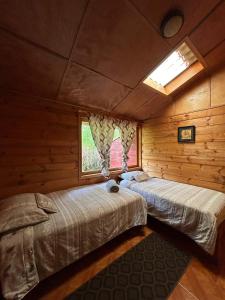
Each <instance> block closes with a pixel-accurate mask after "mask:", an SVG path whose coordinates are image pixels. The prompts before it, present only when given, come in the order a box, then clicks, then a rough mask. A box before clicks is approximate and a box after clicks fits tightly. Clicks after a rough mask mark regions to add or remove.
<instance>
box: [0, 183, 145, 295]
mask: <svg viewBox="0 0 225 300" xmlns="http://www.w3.org/2000/svg"><path fill="white" fill-rule="evenodd" d="M47 196H48V197H50V198H51V199H52V201H54V203H55V205H56V206H57V207H58V210H59V211H58V212H57V213H54V214H49V220H48V221H46V222H43V223H40V224H38V225H35V226H30V227H26V228H24V229H21V230H18V231H16V232H15V233H10V234H6V235H4V236H2V237H1V247H0V251H1V256H0V257H1V271H0V274H1V285H2V291H3V294H4V297H5V298H6V299H22V298H23V297H24V295H25V294H26V293H27V292H29V291H30V290H31V289H32V288H33V287H34V286H35V285H36V284H37V283H38V282H39V281H40V280H41V279H44V278H46V277H48V276H49V275H51V274H53V273H55V272H57V271H59V270H60V269H62V268H64V267H65V266H67V265H69V264H71V263H72V262H74V261H76V260H78V259H79V258H81V257H82V256H84V255H85V254H87V253H89V252H90V251H92V250H94V249H96V248H98V247H99V246H101V245H103V244H104V243H106V242H107V241H109V240H111V239H113V238H114V237H116V236H117V235H119V234H120V233H122V232H124V231H126V230H127V229H129V228H131V227H134V226H137V225H145V224H146V222H147V205H146V201H145V200H144V199H143V197H142V196H140V195H139V194H137V193H134V192H132V191H130V190H128V189H125V188H120V191H119V192H118V193H108V192H106V189H105V184H100V185H94V186H89V187H85V188H80V189H70V190H65V191H59V192H55V193H51V194H48V195H47Z"/></svg>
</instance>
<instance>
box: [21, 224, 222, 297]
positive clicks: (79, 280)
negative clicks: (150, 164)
mask: <svg viewBox="0 0 225 300" xmlns="http://www.w3.org/2000/svg"><path fill="white" fill-rule="evenodd" d="M160 226H161V225H158V224H152V222H151V220H150V222H149V225H148V226H146V227H144V228H143V233H142V235H141V234H140V233H139V234H137V232H135V231H132V230H131V231H129V232H127V233H125V234H123V235H121V236H120V237H118V238H116V239H114V240H113V241H111V242H109V243H108V244H106V245H105V246H103V247H101V248H100V249H98V250H96V251H94V252H92V253H91V254H89V255H87V256H86V257H84V258H83V259H81V260H79V261H78V262H76V263H74V264H73V265H71V266H69V267H67V268H65V269H64V270H62V271H61V272H59V273H58V274H55V275H53V276H51V277H50V278H48V279H46V280H45V281H43V282H41V283H40V284H39V285H38V286H37V287H36V288H35V289H34V290H33V291H32V292H31V293H30V294H29V295H27V296H26V297H25V299H26V300H31V299H32V300H34V299H35V300H36V299H41V300H53V299H54V300H55V299H57V300H61V299H64V298H65V297H66V296H68V295H69V294H71V293H72V292H73V291H74V290H75V289H76V288H78V287H79V286H80V285H81V284H83V283H84V282H86V281H87V280H89V279H90V278H92V277H93V276H95V274H96V273H98V272H99V271H101V270H102V269H103V268H105V267H106V266H108V265H109V264H110V263H112V262H113V261H114V260H115V259H117V258H118V257H119V256H121V255H123V254H124V253H125V252H126V251H127V250H129V249H130V248H131V247H133V246H135V245H136V244H137V243H139V242H140V241H141V240H142V239H144V238H145V237H146V236H148V235H149V234H151V233H152V232H153V231H158V232H159V233H160V234H162V235H164V236H165V235H167V236H169V240H170V241H172V242H174V243H175V244H176V245H177V246H178V247H181V248H186V247H187V243H188V240H187V239H186V238H183V236H182V235H180V234H179V233H176V232H175V233H174V232H173V231H170V233H168V229H167V227H165V228H166V229H165V228H163V229H162V228H160ZM163 226H164V225H163ZM169 230H170V229H169ZM190 251H192V250H190ZM196 299H197V300H223V299H224V300H225V275H224V274H223V272H222V271H220V272H219V271H218V268H217V267H216V266H215V265H213V264H212V263H211V262H210V261H207V258H206V260H203V262H201V259H199V258H197V257H193V258H192V260H191V262H190V264H189V266H188V268H187V270H186V271H185V273H184V275H183V276H182V278H181V279H180V281H179V283H178V284H177V286H176V288H175V289H174V291H173V292H172V294H171V295H170V297H169V300H196Z"/></svg>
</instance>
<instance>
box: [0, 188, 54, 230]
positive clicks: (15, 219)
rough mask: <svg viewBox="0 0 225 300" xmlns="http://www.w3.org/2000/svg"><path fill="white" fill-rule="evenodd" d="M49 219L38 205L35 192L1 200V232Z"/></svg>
mask: <svg viewBox="0 0 225 300" xmlns="http://www.w3.org/2000/svg"><path fill="white" fill-rule="evenodd" d="M48 219H49V217H48V215H47V214H46V213H45V212H44V210H43V209H40V208H38V207H37V202H36V199H35V194H33V193H26V194H19V195H15V196H12V197H9V198H6V199H2V200H0V234H3V233H8V232H12V231H15V230H18V229H20V228H23V227H27V226H30V225H35V224H38V223H41V222H44V221H47V220H48Z"/></svg>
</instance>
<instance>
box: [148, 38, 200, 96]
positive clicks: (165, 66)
mask: <svg viewBox="0 0 225 300" xmlns="http://www.w3.org/2000/svg"><path fill="white" fill-rule="evenodd" d="M202 69H203V65H202V64H201V63H200V62H199V61H198V58H197V56H196V55H195V53H194V52H193V51H192V50H191V48H190V47H189V46H188V44H187V43H186V42H183V43H182V44H181V45H180V46H179V47H178V48H177V49H176V50H175V51H173V52H172V53H171V54H170V55H169V56H168V57H167V58H166V59H165V60H164V61H163V62H162V63H161V64H160V65H159V66H158V67H157V68H156V69H155V70H154V71H153V72H151V73H150V74H149V76H148V77H147V78H146V79H145V80H144V81H143V82H144V83H145V84H147V85H149V86H151V87H153V88H155V89H157V90H159V91H160V92H163V93H164V94H167V95H168V94H169V93H170V92H172V91H173V90H175V89H176V88H178V87H179V86H180V85H181V84H183V83H184V82H185V81H187V80H189V79H190V78H191V77H193V76H194V75H195V74H197V73H198V72H200V71H201V70H202ZM188 70H189V72H188ZM190 70H191V74H189V73H190ZM185 71H186V72H187V75H186V76H185V78H186V80H184V79H182V80H180V82H178V83H177V84H176V85H175V87H173V89H172V90H171V88H170V87H169V89H168V85H169V83H171V82H172V81H173V80H175V79H176V78H178V77H179V76H180V75H181V74H182V73H184V72H185Z"/></svg>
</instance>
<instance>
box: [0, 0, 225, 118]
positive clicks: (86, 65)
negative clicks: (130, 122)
mask: <svg viewBox="0 0 225 300" xmlns="http://www.w3.org/2000/svg"><path fill="white" fill-rule="evenodd" d="M173 8H178V9H180V10H181V11H182V12H183V13H184V17H185V21H184V25H183V27H182V29H181V30H180V32H179V33H178V34H177V35H176V36H175V37H173V38H171V39H163V38H162V37H161V36H160V34H159V28H160V23H161V21H162V19H163V17H164V16H165V14H166V13H167V12H168V11H169V10H170V9H173ZM187 36H188V37H189V38H190V40H191V42H192V43H193V44H194V46H195V47H196V48H197V50H198V51H199V52H200V54H201V55H202V56H203V57H204V58H205V61H206V63H207V64H208V68H209V69H210V68H213V67H214V66H215V65H217V64H220V63H221V62H222V61H224V59H225V1H224V0H223V1H219V0H198V1H196V0H186V1H184V0H160V1H159V0H157V1H156V0H155V1H151V0H142V1H140V0H130V1H128V0H113V1H105V0H90V1H88V0H67V1H62V0H39V1H36V0H1V1H0V88H1V89H4V90H13V91H17V92H20V93H22V94H24V95H27V96H38V97H43V98H48V99H52V100H56V101H58V102H64V103H70V104H74V105H79V106H82V107H87V108H96V109H101V110H105V111H108V112H114V113H118V114H122V115H125V116H129V117H132V118H135V119H139V120H144V119H147V118H149V117H151V116H154V115H157V114H159V112H160V110H162V109H163V108H164V107H165V106H166V105H168V103H169V102H170V101H171V100H172V97H170V96H163V95H161V94H159V93H157V92H156V91H154V90H152V89H151V88H150V87H148V86H146V85H144V84H143V83H142V81H143V79H144V78H145V77H146V75H148V74H149V73H150V71H151V70H152V69H153V68H154V67H155V66H156V65H157V64H158V63H159V62H160V61H161V60H162V59H163V58H164V57H165V56H166V55H168V53H169V52H170V51H171V50H172V49H173V48H174V47H175V46H176V45H177V44H178V43H179V42H180V41H182V40H183V39H184V38H185V37H187Z"/></svg>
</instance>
